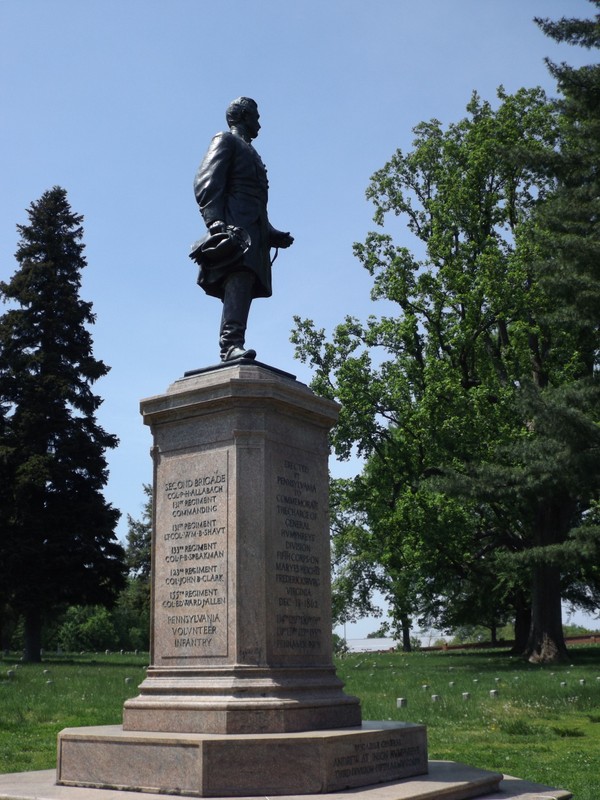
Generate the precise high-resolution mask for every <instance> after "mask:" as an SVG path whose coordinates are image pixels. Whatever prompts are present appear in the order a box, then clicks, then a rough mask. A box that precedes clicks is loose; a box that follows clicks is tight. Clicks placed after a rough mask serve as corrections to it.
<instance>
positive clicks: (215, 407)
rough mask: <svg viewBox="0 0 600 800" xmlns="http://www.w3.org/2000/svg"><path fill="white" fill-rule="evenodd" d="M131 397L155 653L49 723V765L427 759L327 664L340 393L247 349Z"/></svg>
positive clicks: (359, 767)
mask: <svg viewBox="0 0 600 800" xmlns="http://www.w3.org/2000/svg"><path fill="white" fill-rule="evenodd" d="M141 410H142V414H143V416H144V421H145V423H146V424H148V425H149V426H150V428H151V430H152V435H153V447H152V456H153V462H154V494H153V501H154V502H153V511H154V521H153V522H154V524H153V542H152V610H153V615H152V638H151V666H150V667H149V669H148V672H147V677H146V679H145V680H144V682H143V683H142V684H141V686H140V687H139V689H140V693H139V695H138V696H137V697H134V698H132V699H131V700H128V701H127V702H126V703H125V706H124V711H123V725H122V726H106V727H100V728H88V729H86V728H79V729H67V730H65V731H63V732H62V733H61V734H60V736H59V760H58V782H59V783H60V784H63V785H66V786H69V785H75V786H90V787H91V786H94V787H103V788H119V789H128V790H141V791H147V792H151V791H153V792H160V793H166V794H187V795H189V796H219V795H220V796H224V795H227V796H240V795H245V796H248V795H254V794H260V795H264V794H296V795H297V794H312V793H318V792H327V791H337V790H341V789H345V788H355V787H360V786H366V785H369V784H376V783H380V782H384V781H392V780H396V779H400V778H406V777H410V776H414V775H422V774H425V773H426V772H427V741H426V731H425V728H424V726H422V725H412V724H409V723H390V722H370V723H364V724H363V723H362V722H361V711H360V704H359V701H358V699H357V698H355V697H351V696H348V695H347V694H345V693H344V691H343V684H342V682H341V681H340V679H339V678H338V677H337V675H336V672H335V668H334V666H333V659H332V632H331V629H332V625H331V586H330V567H329V563H330V562H329V518H328V470H327V460H328V452H329V448H328V433H329V431H330V429H331V427H332V426H333V425H334V424H335V422H336V420H337V415H338V406H337V405H336V404H335V403H333V402H331V401H328V400H325V399H323V398H320V397H317V396H316V395H315V394H314V393H313V392H312V391H311V390H310V389H308V387H306V386H304V385H303V384H301V383H299V382H297V381H296V380H295V379H294V377H293V376H290V375H288V374H286V373H282V372H281V371H279V370H274V369H272V368H270V367H267V366H266V365H261V364H259V363H256V362H253V361H250V360H243V361H238V362H236V363H231V364H227V363H226V364H224V365H223V366H221V367H219V368H215V369H209V370H204V371H201V372H199V373H197V374H190V375H188V376H186V377H184V378H183V379H181V380H178V381H176V382H175V383H174V384H172V385H171V386H170V387H169V389H168V390H167V392H166V393H165V394H163V395H160V396H157V397H152V398H149V399H147V400H144V401H143V402H142V404H141ZM498 780H499V776H498Z"/></svg>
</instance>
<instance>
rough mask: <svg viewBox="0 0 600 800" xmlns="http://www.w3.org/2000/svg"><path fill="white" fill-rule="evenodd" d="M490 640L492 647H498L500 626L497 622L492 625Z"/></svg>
mask: <svg viewBox="0 0 600 800" xmlns="http://www.w3.org/2000/svg"><path fill="white" fill-rule="evenodd" d="M490 640H491V645H492V647H496V645H497V644H498V626H497V625H496V623H495V622H492V623H491V625H490Z"/></svg>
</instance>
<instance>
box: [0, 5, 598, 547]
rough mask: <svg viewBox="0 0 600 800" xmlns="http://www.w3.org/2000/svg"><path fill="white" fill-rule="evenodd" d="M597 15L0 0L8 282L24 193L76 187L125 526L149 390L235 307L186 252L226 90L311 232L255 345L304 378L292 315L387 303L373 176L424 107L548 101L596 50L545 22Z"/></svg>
mask: <svg viewBox="0 0 600 800" xmlns="http://www.w3.org/2000/svg"><path fill="white" fill-rule="evenodd" d="M593 11H594V8H593V7H592V6H591V5H590V3H588V2H587V0H369V1H368V2H367V0H288V2H285V0H220V1H219V2H214V1H213V2H207V1H206V0H87V2H82V1H81V0H52V2H48V0H0V74H1V76H2V78H1V81H0V108H1V110H2V113H1V115H0V176H1V191H0V278H1V279H7V278H8V277H10V275H12V274H13V272H14V271H15V269H16V262H15V260H14V252H15V250H16V246H17V241H18V235H17V232H16V229H15V226H16V224H17V223H26V222H27V217H26V212H25V209H26V208H27V206H28V205H29V204H30V203H31V202H32V201H33V200H36V199H38V198H39V197H40V195H41V194H42V193H43V192H44V191H45V190H47V189H49V188H51V187H52V186H54V185H60V186H63V187H64V188H65V189H66V190H67V192H68V197H69V200H70V203H71V206H72V208H73V210H74V211H75V212H77V213H80V214H83V215H84V217H85V221H84V228H85V239H84V241H85V243H86V256H87V259H88V267H87V269H86V270H85V273H84V283H83V289H82V297H83V298H84V299H85V300H89V301H91V302H92V303H93V305H94V310H95V312H96V314H97V322H96V325H95V326H94V328H93V336H94V343H95V344H94V354H95V356H96V357H97V358H101V359H102V360H103V361H105V362H106V363H107V364H108V365H109V366H110V367H111V372H110V374H109V375H108V376H107V377H106V378H104V379H102V380H101V381H100V382H99V383H98V384H97V385H96V391H97V393H98V394H99V395H100V396H102V397H103V398H104V403H103V405H102V407H101V409H100V412H99V419H100V421H101V424H102V425H103V426H104V427H105V428H106V429H107V430H108V431H110V432H111V433H115V434H117V435H118V436H119V439H120V442H121V443H120V446H119V448H118V449H117V450H116V451H113V452H112V453H110V454H109V464H110V481H109V484H108V486H107V490H106V495H107V498H108V499H109V500H110V501H111V502H112V503H113V504H114V505H115V506H116V507H117V508H119V509H120V510H121V511H122V512H123V519H122V522H121V524H120V528H119V530H120V535H124V534H125V531H126V515H127V513H129V514H132V515H133V516H134V517H139V515H140V511H141V507H142V504H143V493H142V484H143V483H144V482H149V481H150V479H151V463H150V458H149V454H148V453H149V448H150V444H151V440H150V434H149V431H148V430H147V429H146V428H145V427H144V426H143V424H142V422H141V418H140V416H139V410H138V408H139V400H140V399H141V398H144V397H148V396H151V395H155V394H160V393H162V392H163V391H164V390H165V389H166V388H167V386H168V385H169V384H170V383H172V382H173V381H174V380H176V379H177V378H179V377H181V376H182V375H183V373H184V372H185V371H186V370H190V369H194V368H198V367H203V366H208V365H209V364H212V363H215V362H216V361H217V360H218V347H217V328H218V322H219V315H220V307H219V305H220V304H219V303H218V301H216V300H214V299H213V298H209V297H206V296H205V295H204V294H203V293H202V291H201V290H200V289H199V288H198V287H197V286H196V284H195V278H196V274H195V268H194V265H193V264H192V262H191V261H190V260H189V259H188V257H187V253H188V251H189V246H190V244H191V243H192V242H193V241H194V240H195V239H197V238H199V236H200V235H201V234H202V233H203V232H204V227H203V224H202V223H201V220H200V217H199V214H198V210H197V207H196V204H195V201H194V197H193V192H192V181H193V177H194V173H195V171H196V168H197V166H198V164H199V162H200V160H201V158H202V156H203V154H204V151H205V150H206V147H207V146H208V143H209V141H210V139H211V137H212V136H213V134H214V133H216V132H217V131H219V130H222V129H223V128H224V126H225V122H224V112H225V108H226V106H227V105H228V103H229V102H230V101H231V100H232V99H233V98H235V97H237V96H239V95H248V96H250V97H254V98H255V99H256V100H257V102H258V103H259V108H260V113H261V123H262V130H261V133H260V136H259V138H258V139H257V140H256V142H255V146H256V148H257V150H258V151H259V153H260V154H261V156H262V158H263V160H264V161H265V163H266V165H267V168H268V170H269V179H270V184H271V199H270V203H269V211H270V217H271V221H272V222H273V224H274V225H276V226H277V227H280V228H282V229H284V230H288V229H289V230H290V231H291V232H292V234H293V235H294V236H295V239H296V242H295V244H294V246H293V247H292V248H291V249H290V250H287V251H283V252H281V253H280V255H279V258H278V260H277V262H276V265H275V267H274V297H273V298H271V299H269V300H258V301H256V302H255V303H254V305H253V308H252V311H251V317H250V323H249V329H248V338H247V343H248V345H249V346H252V347H254V348H255V349H256V350H257V351H258V358H259V359H260V360H261V361H265V362H267V363H269V364H272V365H273V366H276V367H279V368H281V369H284V370H286V371H288V372H292V373H293V374H295V375H297V377H298V379H299V380H302V381H304V382H308V381H309V380H310V372H309V371H308V369H307V367H306V366H304V365H302V364H300V363H299V362H297V361H295V360H294V358H293V346H292V345H291V343H290V342H289V335H290V330H291V328H292V325H293V322H292V317H293V315H294V314H299V315H301V316H302V317H309V318H311V319H313V320H314V321H315V322H316V323H317V324H318V325H319V326H322V327H325V328H327V329H331V328H332V327H333V326H334V325H335V324H336V323H337V322H339V321H341V320H342V318H343V317H344V315H345V314H355V315H357V316H359V317H361V318H364V317H366V316H367V315H368V314H369V313H375V312H376V311H377V308H376V306H373V305H372V303H371V301H370V300H369V280H368V276H367V275H366V273H364V271H363V270H362V268H361V267H360V265H359V264H358V262H357V261H356V260H355V259H354V258H353V255H352V243H353V242H354V241H359V240H362V239H364V237H365V235H366V233H367V231H368V230H370V229H371V228H372V227H373V224H372V222H371V217H372V210H371V207H370V206H369V204H368V203H367V201H366V200H365V197H364V192H365V189H366V187H367V184H368V181H369V178H370V176H371V175H372V173H373V172H374V171H375V170H376V169H379V168H380V167H382V166H383V164H384V163H385V162H386V161H387V160H388V159H389V157H390V156H391V155H392V154H393V152H394V151H395V149H396V148H398V147H400V148H402V149H404V150H407V149H409V148H410V143H411V139H412V134H411V129H412V128H413V127H414V125H416V124H417V123H419V122H420V121H422V120H426V119H430V118H432V117H436V118H437V119H439V120H441V121H442V122H443V123H449V122H452V121H456V120H458V119H460V118H461V117H462V116H463V114H464V109H465V106H466V104H467V102H468V100H469V98H470V95H471V92H472V91H473V90H477V91H478V92H479V94H480V95H481V96H482V97H483V98H485V99H489V100H494V98H495V92H496V88H497V87H498V86H499V85H500V84H503V85H504V87H505V88H506V90H507V91H509V92H512V91H515V90H517V89H518V88H519V87H521V86H528V87H530V86H536V85H542V86H543V87H544V88H546V90H547V91H548V92H549V93H550V94H552V93H553V92H554V84H553V81H552V79H551V77H550V76H549V74H548V72H547V70H546V67H545V65H544V62H543V59H544V57H545V56H549V57H550V58H552V59H554V60H556V61H561V60H566V61H568V62H569V63H571V64H574V65H578V64H581V63H586V62H587V61H588V60H590V59H591V58H592V57H593V54H592V56H590V54H589V53H587V52H586V51H583V50H580V49H574V48H570V47H568V46H558V45H556V44H554V43H553V42H552V41H551V40H549V39H548V38H546V37H545V36H544V35H543V34H542V33H541V31H540V30H539V29H538V28H537V26H536V25H535V24H534V23H533V22H532V19H533V17H534V16H542V17H549V18H552V19H556V18H559V17H561V16H564V15H568V16H575V17H589V16H591V15H592V13H593ZM404 235H405V236H406V240H405V241H403V242H402V243H403V244H406V245H410V244H411V240H410V238H409V234H408V233H406V234H404ZM363 273H364V274H363ZM0 313H1V309H0ZM332 469H333V471H334V474H340V475H341V474H344V475H347V474H352V472H353V471H354V470H355V469H356V465H353V464H346V465H338V464H336V463H332Z"/></svg>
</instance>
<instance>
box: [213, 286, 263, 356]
mask: <svg viewBox="0 0 600 800" xmlns="http://www.w3.org/2000/svg"><path fill="white" fill-rule="evenodd" d="M253 284H254V274H253V273H252V272H234V273H232V274H231V275H230V276H229V277H228V278H227V281H226V283H225V286H224V294H223V313H222V315H221V330H220V333H219V345H220V348H221V361H234V360H235V359H237V358H256V350H246V349H245V347H244V341H245V338H246V325H247V324H248V314H249V313H250V304H251V303H252V286H253Z"/></svg>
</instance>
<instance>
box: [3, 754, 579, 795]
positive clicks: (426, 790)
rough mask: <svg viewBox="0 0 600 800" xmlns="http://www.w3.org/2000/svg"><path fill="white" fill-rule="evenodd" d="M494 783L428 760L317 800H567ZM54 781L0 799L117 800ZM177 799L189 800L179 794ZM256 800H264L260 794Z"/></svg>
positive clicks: (7, 781) (46, 776)
mask: <svg viewBox="0 0 600 800" xmlns="http://www.w3.org/2000/svg"><path fill="white" fill-rule="evenodd" d="M497 778H498V776H497V775H496V774H495V773H490V772H486V771H485V770H482V769H476V768H475V767H468V766H466V765H465V764H457V763H455V762H453V761H430V762H429V771H428V773H427V775H422V776H420V777H418V778H408V779H407V780H403V781H396V782H394V783H383V784H379V785H377V786H369V787H366V788H363V789H352V790H346V791H343V792H335V793H331V794H321V795H319V800H467V798H476V797H482V798H485V800H540V798H542V797H547V798H550V797H551V798H553V800H569V798H571V797H572V794H571V792H568V791H566V790H563V789H551V788H550V787H549V786H541V785H540V784H537V783H536V784H534V783H530V782H529V781H524V780H521V779H520V778H513V777H510V776H506V775H505V776H504V778H503V780H501V781H500V785H499V786H498V788H497V789H494V788H493V786H494V783H493V781H495V780H496V779H497ZM55 779H56V772H55V771H54V770H53V769H48V770H43V771H41V772H17V773H11V774H8V775H0V800H116V794H115V792H110V791H109V792H107V791H106V790H105V789H83V788H81V787H79V786H59V785H57V784H56V782H55ZM490 792H491V794H490ZM296 797H297V796H296V795H290V796H287V797H281V798H280V800H296ZM119 800H164V795H161V794H155V793H148V794H147V793H143V794H142V793H141V792H128V793H127V794H126V795H122V796H121V795H119ZM180 800H189V795H181V796H180ZM221 800H227V798H222V799H221ZM256 800H259V798H256ZM261 800H266V799H265V798H264V795H263V796H261Z"/></svg>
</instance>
